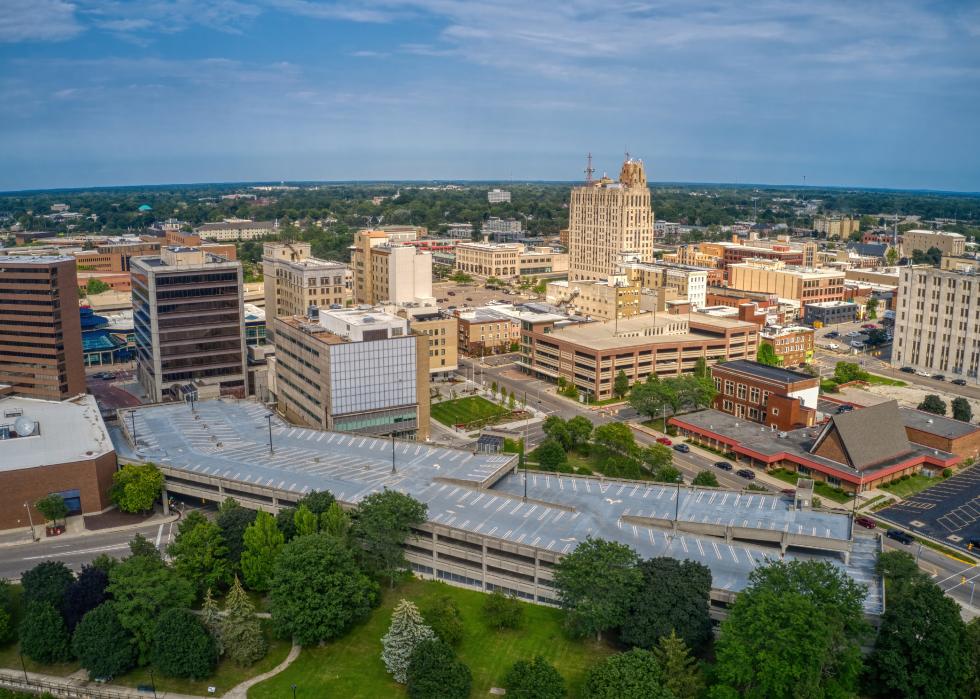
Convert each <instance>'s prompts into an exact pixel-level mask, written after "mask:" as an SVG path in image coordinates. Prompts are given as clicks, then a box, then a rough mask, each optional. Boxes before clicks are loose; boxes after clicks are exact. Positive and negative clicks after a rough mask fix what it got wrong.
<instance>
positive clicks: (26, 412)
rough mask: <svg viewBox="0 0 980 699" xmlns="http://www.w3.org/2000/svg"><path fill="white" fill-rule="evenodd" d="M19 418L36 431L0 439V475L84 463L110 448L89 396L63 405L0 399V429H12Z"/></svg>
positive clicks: (91, 397)
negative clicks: (31, 424)
mask: <svg viewBox="0 0 980 699" xmlns="http://www.w3.org/2000/svg"><path fill="white" fill-rule="evenodd" d="M19 417H24V418H28V419H29V420H33V421H35V422H37V425H38V427H37V429H36V430H35V431H34V434H32V435H31V436H28V437H16V438H13V439H0V471H17V470H20V469H26V468H33V467H36V466H52V465H56V464H66V463H72V462H74V461H85V460H88V459H94V458H96V457H99V456H102V455H103V454H106V453H109V452H111V451H112V450H113V448H114V447H113V444H112V440H111V439H110V438H109V433H108V431H107V430H106V426H105V422H103V420H102V415H101V414H100V413H99V406H98V405H97V404H96V402H95V398H94V397H93V396H90V395H82V396H78V397H77V398H72V399H70V400H65V401H48V400H39V399H36V398H23V397H20V396H11V397H8V398H0V425H9V426H11V428H13V425H14V423H15V421H16V420H17V419H18V418H19Z"/></svg>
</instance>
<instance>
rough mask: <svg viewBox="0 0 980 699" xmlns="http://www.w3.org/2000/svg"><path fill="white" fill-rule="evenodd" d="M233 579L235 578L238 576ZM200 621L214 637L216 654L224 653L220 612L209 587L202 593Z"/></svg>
mask: <svg viewBox="0 0 980 699" xmlns="http://www.w3.org/2000/svg"><path fill="white" fill-rule="evenodd" d="M235 579H236V580H237V579H238V578H235ZM201 623H202V624H204V628H206V629H207V630H208V633H209V634H211V638H213V639H214V646H215V648H216V649H217V651H218V655H219V656H220V655H224V653H225V644H224V639H223V638H222V637H221V612H220V611H219V610H218V603H217V602H216V601H215V599H214V596H213V595H212V594H211V588H210V587H209V588H208V589H207V592H205V593H204V604H203V605H201Z"/></svg>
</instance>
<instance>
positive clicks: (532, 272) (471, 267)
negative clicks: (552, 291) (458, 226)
mask: <svg viewBox="0 0 980 699" xmlns="http://www.w3.org/2000/svg"><path fill="white" fill-rule="evenodd" d="M456 269H458V270H460V271H461V272H466V273H467V274H475V275H478V276H481V277H497V278H500V279H510V278H513V277H521V276H537V275H547V274H554V273H560V272H567V271H568V255H567V254H566V253H563V252H559V251H557V250H555V249H553V248H548V247H536V248H531V249H527V248H525V247H524V245H523V244H521V243H488V242H482V243H461V244H460V245H458V246H456Z"/></svg>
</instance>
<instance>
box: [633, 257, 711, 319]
mask: <svg viewBox="0 0 980 699" xmlns="http://www.w3.org/2000/svg"><path fill="white" fill-rule="evenodd" d="M621 269H622V273H623V274H625V275H626V277H627V279H629V280H630V282H632V283H633V284H636V285H638V286H639V287H640V288H641V289H670V290H672V291H674V292H675V293H676V297H677V298H682V299H687V300H688V301H689V302H690V304H691V306H692V307H693V308H694V309H698V308H704V307H705V306H706V305H707V302H706V297H707V293H708V270H706V269H703V268H699V267H687V266H684V265H658V264H653V263H643V262H628V263H626V264H624V265H622V268H621Z"/></svg>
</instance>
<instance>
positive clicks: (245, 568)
mask: <svg viewBox="0 0 980 699" xmlns="http://www.w3.org/2000/svg"><path fill="white" fill-rule="evenodd" d="M242 542H243V543H244V545H245V548H244V550H243V551H242V575H244V576H245V584H246V585H248V587H249V589H251V590H255V591H257V592H266V591H268V589H269V586H270V585H271V584H272V571H273V569H274V567H275V563H276V557H277V556H278V555H279V552H280V551H282V547H283V546H284V545H285V543H286V538H285V537H284V536H283V533H282V531H281V530H280V529H279V527H277V526H276V521H275V519H273V517H272V515H270V514H269V513H268V512H259V513H258V515H257V516H256V517H255V521H254V522H252V524H250V525H248V527H246V529H245V534H244V535H243V536H242Z"/></svg>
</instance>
